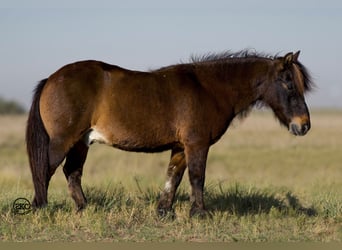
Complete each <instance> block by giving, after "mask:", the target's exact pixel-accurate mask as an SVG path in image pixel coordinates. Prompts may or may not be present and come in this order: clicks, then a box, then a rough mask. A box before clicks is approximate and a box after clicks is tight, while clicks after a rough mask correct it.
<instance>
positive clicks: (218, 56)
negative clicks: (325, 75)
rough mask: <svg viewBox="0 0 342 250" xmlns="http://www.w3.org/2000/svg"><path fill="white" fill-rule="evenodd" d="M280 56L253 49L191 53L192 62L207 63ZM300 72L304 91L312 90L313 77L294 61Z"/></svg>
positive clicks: (269, 58) (273, 58) (268, 58)
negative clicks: (198, 54)
mask: <svg viewBox="0 0 342 250" xmlns="http://www.w3.org/2000/svg"><path fill="white" fill-rule="evenodd" d="M277 58H280V56H279V53H277V54H275V55H270V54H267V53H263V52H257V51H255V50H251V49H245V50H240V51H238V52H231V51H230V50H228V51H224V52H221V53H207V54H204V55H201V56H197V55H191V56H190V64H194V65H196V64H205V63H214V64H215V63H227V62H234V61H235V60H236V59H249V60H251V61H257V60H260V59H266V60H275V59H277ZM294 64H295V65H296V66H297V68H298V70H299V72H300V74H301V75H302V80H303V86H304V92H308V91H311V90H312V89H313V88H314V87H315V85H314V83H313V81H312V77H311V75H310V73H309V71H308V70H307V69H306V67H305V66H304V65H303V64H301V63H300V62H299V61H297V62H295V63H294Z"/></svg>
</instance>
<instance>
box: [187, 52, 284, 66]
mask: <svg viewBox="0 0 342 250" xmlns="http://www.w3.org/2000/svg"><path fill="white" fill-rule="evenodd" d="M277 57H278V55H275V56H272V55H269V54H266V53H260V52H257V51H255V50H250V49H246V50H240V51H238V52H231V51H230V50H227V51H224V52H221V53H207V54H204V55H201V56H197V55H191V57H190V63H195V64H196V63H206V62H218V63H219V62H226V61H230V60H234V59H241V58H244V59H255V60H257V59H271V60H273V59H275V58H277Z"/></svg>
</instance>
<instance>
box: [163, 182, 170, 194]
mask: <svg viewBox="0 0 342 250" xmlns="http://www.w3.org/2000/svg"><path fill="white" fill-rule="evenodd" d="M171 189H172V182H171V180H168V181H167V182H166V183H165V187H164V191H165V192H167V193H170V192H171Z"/></svg>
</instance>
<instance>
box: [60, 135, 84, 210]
mask: <svg viewBox="0 0 342 250" xmlns="http://www.w3.org/2000/svg"><path fill="white" fill-rule="evenodd" d="M87 153H88V146H87V145H86V144H85V143H84V142H83V141H79V142H77V143H76V144H75V145H74V146H73V147H72V148H71V149H70V151H69V152H68V154H67V156H66V161H65V165H64V167H63V172H64V174H65V177H66V179H67V181H68V188H69V192H70V194H71V197H72V198H73V200H74V201H75V203H76V207H77V211H81V210H82V209H83V208H85V206H86V204H87V199H86V197H85V195H84V193H83V190H82V186H81V178H82V172H83V165H84V162H85V160H86V158H87Z"/></svg>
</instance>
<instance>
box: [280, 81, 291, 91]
mask: <svg viewBox="0 0 342 250" xmlns="http://www.w3.org/2000/svg"><path fill="white" fill-rule="evenodd" d="M282 85H283V87H284V88H285V89H286V90H289V91H291V90H293V84H292V82H282Z"/></svg>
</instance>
